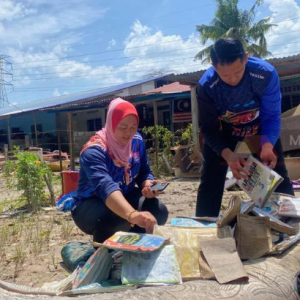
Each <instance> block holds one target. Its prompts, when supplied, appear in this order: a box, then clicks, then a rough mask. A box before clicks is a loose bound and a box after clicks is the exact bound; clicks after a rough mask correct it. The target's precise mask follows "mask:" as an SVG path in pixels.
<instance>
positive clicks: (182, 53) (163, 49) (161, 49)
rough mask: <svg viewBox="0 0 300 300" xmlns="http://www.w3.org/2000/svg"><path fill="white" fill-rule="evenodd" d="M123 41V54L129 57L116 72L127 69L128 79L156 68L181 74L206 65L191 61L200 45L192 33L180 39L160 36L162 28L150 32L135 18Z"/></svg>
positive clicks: (176, 36)
mask: <svg viewBox="0 0 300 300" xmlns="http://www.w3.org/2000/svg"><path fill="white" fill-rule="evenodd" d="M124 43H125V50H124V55H125V56H129V57H133V59H132V61H131V62H129V63H128V64H126V65H124V66H122V67H120V68H119V71H120V72H128V73H127V75H126V79H127V80H130V81H131V80H135V79H137V78H141V77H143V76H145V75H146V74H151V73H155V72H157V71H165V72H167V73H170V72H171V73H184V72H192V71H197V70H200V69H204V68H205V67H206V65H201V64H200V61H194V57H195V55H196V54H197V53H198V52H199V51H200V50H201V49H203V48H204V46H203V45H201V43H200V40H199V37H198V36H196V35H195V34H191V35H190V36H189V38H188V39H183V38H182V37H181V36H180V35H164V34H163V32H162V31H156V32H153V33H152V29H151V28H149V27H148V26H145V25H142V24H141V23H140V22H139V21H136V22H135V23H134V25H133V26H132V31H131V33H130V34H129V36H128V37H127V38H126V40H125V42H124ZM205 47H206V46H205Z"/></svg>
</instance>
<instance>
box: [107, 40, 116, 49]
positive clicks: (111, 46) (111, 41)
mask: <svg viewBox="0 0 300 300" xmlns="http://www.w3.org/2000/svg"><path fill="white" fill-rule="evenodd" d="M116 44H117V42H116V40H115V39H111V40H110V41H109V42H108V47H107V50H110V49H111V48H113V47H114V46H116Z"/></svg>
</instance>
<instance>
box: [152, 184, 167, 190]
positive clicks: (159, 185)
mask: <svg viewBox="0 0 300 300" xmlns="http://www.w3.org/2000/svg"><path fill="white" fill-rule="evenodd" d="M168 185H169V183H168V182H162V183H156V184H154V185H152V186H151V190H152V191H153V190H158V191H159V192H162V191H163V190H164V189H165V188H166V187H167V186H168Z"/></svg>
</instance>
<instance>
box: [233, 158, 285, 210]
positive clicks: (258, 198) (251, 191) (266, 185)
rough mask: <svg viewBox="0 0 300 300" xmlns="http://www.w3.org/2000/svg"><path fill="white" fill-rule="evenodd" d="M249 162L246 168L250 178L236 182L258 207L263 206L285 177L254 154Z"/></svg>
mask: <svg viewBox="0 0 300 300" xmlns="http://www.w3.org/2000/svg"><path fill="white" fill-rule="evenodd" d="M247 162H248V164H247V165H246V166H245V169H246V170H248V171H249V173H250V176H249V178H247V179H239V180H237V179H236V183H237V184H238V185H239V187H240V188H241V189H242V190H243V191H244V192H245V193H246V194H247V195H248V196H249V197H250V198H251V200H253V201H254V202H255V203H256V205H257V206H258V207H260V208H263V207H264V206H265V204H266V203H267V201H268V199H269V197H270V196H271V194H272V192H273V191H274V190H275V189H276V187H277V186H278V185H279V184H280V183H281V181H282V180H283V178H282V177H281V176H280V175H278V174H277V173H276V172H275V171H273V170H272V169H270V168H269V167H267V166H265V165H264V164H263V163H261V162H260V161H259V160H257V159H255V158H254V157H253V156H252V155H250V156H249V157H248V159H247Z"/></svg>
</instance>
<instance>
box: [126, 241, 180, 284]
mask: <svg viewBox="0 0 300 300" xmlns="http://www.w3.org/2000/svg"><path fill="white" fill-rule="evenodd" d="M121 280H122V283H123V284H139V285H151V284H155V285H157V284H179V283H181V282H182V279H181V274H180V268H179V264H178V261H177V257H176V251H175V247H174V245H166V246H163V247H162V248H161V249H159V250H157V251H155V252H151V253H134V252H124V254H123V265H122V277H121Z"/></svg>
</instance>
